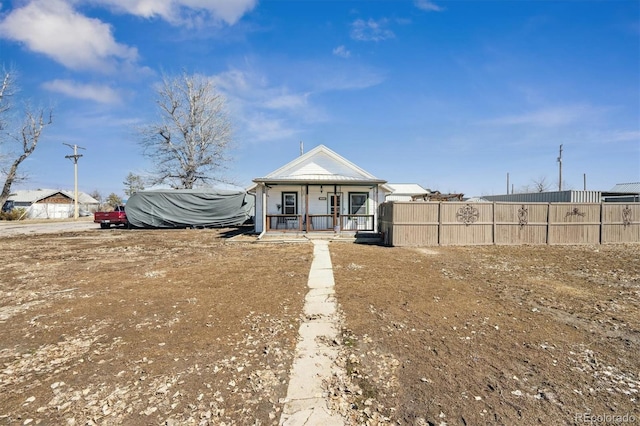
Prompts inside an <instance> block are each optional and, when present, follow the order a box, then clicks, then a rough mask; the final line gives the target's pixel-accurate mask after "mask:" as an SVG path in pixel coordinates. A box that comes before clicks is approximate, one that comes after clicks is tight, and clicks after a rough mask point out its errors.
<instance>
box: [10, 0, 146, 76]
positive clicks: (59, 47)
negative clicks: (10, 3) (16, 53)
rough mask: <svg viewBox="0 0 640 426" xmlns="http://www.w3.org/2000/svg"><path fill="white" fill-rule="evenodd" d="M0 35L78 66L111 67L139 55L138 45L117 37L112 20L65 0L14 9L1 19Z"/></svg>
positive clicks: (38, 0)
mask: <svg viewBox="0 0 640 426" xmlns="http://www.w3.org/2000/svg"><path fill="white" fill-rule="evenodd" d="M0 36H1V37H4V38H7V39H10V40H15V41H18V42H20V43H23V44H24V45H25V46H26V47H27V48H28V49H30V50H32V51H34V52H38V53H42V54H44V55H46V56H49V57H50V58H52V59H54V60H55V61H57V62H59V63H61V64H62V65H64V66H65V67H68V68H71V69H75V70H87V69H91V70H99V71H110V70H112V69H113V67H114V66H115V65H116V64H117V63H123V62H124V63H127V64H128V63H132V62H135V61H136V59H137V57H138V52H137V50H136V49H135V48H132V47H129V46H126V45H123V44H120V43H117V42H116V41H115V39H114V37H113V34H112V31H111V27H110V26H109V25H108V24H105V23H104V22H102V21H100V20H98V19H92V18H87V17H86V16H83V15H81V14H79V13H77V12H76V11H75V10H73V8H72V7H71V6H70V5H69V4H68V3H67V2H65V1H63V0H34V1H32V2H30V3H28V4H27V5H25V6H24V7H22V8H17V9H14V10H12V11H11V12H10V13H9V14H8V15H6V17H5V18H4V19H3V20H2V21H1V22H0Z"/></svg>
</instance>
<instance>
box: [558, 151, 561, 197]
mask: <svg viewBox="0 0 640 426" xmlns="http://www.w3.org/2000/svg"><path fill="white" fill-rule="evenodd" d="M558 174H559V176H558V191H562V144H560V155H559V156H558Z"/></svg>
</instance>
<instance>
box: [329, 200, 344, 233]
mask: <svg viewBox="0 0 640 426" xmlns="http://www.w3.org/2000/svg"><path fill="white" fill-rule="evenodd" d="M328 201H329V206H328V209H329V214H330V215H331V217H332V218H333V228H334V229H335V228H336V226H338V225H339V224H340V206H341V205H342V194H340V193H338V194H329V200H328Z"/></svg>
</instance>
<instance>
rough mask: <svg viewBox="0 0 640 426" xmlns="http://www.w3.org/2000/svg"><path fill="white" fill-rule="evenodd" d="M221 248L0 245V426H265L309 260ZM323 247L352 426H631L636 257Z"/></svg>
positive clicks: (305, 253)
mask: <svg viewBox="0 0 640 426" xmlns="http://www.w3.org/2000/svg"><path fill="white" fill-rule="evenodd" d="M230 235H231V232H230V231H225V230H171V231H162V230H153V231H149V230H121V229H111V230H100V229H92V230H89V231H82V232H65V233H55V234H47V235H27V236H8V237H0V244H2V247H3V250H2V252H1V253H0V324H1V325H2V326H1V328H0V424H8V425H27V424H43V425H44V424H61V425H84V424H89V425H91V424H101V425H102V424H104V425H115V424H133V425H138V424H140V425H142V424H144V425H183V424H186V425H208V424H212V425H213V424H215V425H218V424H227V425H231V424H238V425H245V424H262V425H265V424H277V423H278V421H279V419H280V414H281V410H282V405H283V401H282V398H284V397H285V395H286V390H287V381H288V371H289V368H290V366H291V363H292V359H293V350H294V348H295V344H296V335H297V331H298V327H299V325H300V322H301V320H302V317H301V316H302V306H303V302H304V296H305V294H306V292H307V288H306V282H307V275H308V272H309V268H310V265H311V260H312V252H313V246H312V245H311V244H310V243H302V244H301V243H280V244H256V243H251V242H237V240H230V239H229V238H228V237H229V236H230ZM330 250H331V256H332V261H333V266H334V274H335V280H336V291H337V300H338V304H339V306H340V309H341V312H342V320H343V328H344V331H343V336H342V339H340V341H338V342H336V344H339V345H340V348H341V356H340V359H339V363H340V364H341V365H342V366H343V367H344V374H341V375H338V376H336V377H334V378H333V379H332V380H331V381H330V382H328V383H327V389H328V391H329V393H330V405H331V406H332V407H333V408H334V409H335V410H337V411H339V412H341V413H342V414H343V416H344V417H345V421H346V422H347V424H353V425H355V424H365V423H369V424H402V425H427V424H434V425H440V424H447V425H458V424H460V425H464V424H466V425H478V424H504V425H510V424H583V423H591V424H594V423H595V424H622V423H625V422H627V423H636V424H640V403H639V395H638V391H639V389H640V355H638V354H639V353H640V310H639V308H640V245H638V244H636V245H605V246H568V247H556V246H552V247H546V246H531V247H524V246H523V247H496V246H485V247H430V248H387V247H379V246H368V245H356V244H351V243H344V242H341V243H332V244H331V245H330ZM625 416H626V417H625ZM600 420H602V421H600Z"/></svg>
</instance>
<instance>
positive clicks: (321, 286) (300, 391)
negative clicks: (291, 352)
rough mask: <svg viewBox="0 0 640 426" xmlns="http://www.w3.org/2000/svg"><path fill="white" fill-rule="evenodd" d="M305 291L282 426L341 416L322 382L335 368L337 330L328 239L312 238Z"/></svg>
mask: <svg viewBox="0 0 640 426" xmlns="http://www.w3.org/2000/svg"><path fill="white" fill-rule="evenodd" d="M312 242H313V245H314V248H313V261H312V263H311V270H310V271H309V281H308V286H309V292H308V293H307V295H306V297H305V303H304V315H305V318H306V319H305V321H304V322H303V323H302V324H301V325H300V331H299V333H300V337H299V341H298V345H297V346H296V355H295V359H294V362H293V367H292V369H291V374H290V377H289V388H288V390H287V397H286V400H285V404H284V408H283V411H282V416H281V418H280V424H281V425H284V426H302V425H305V426H319V425H332V426H333V425H336V426H337V425H343V424H344V422H343V420H342V417H340V416H339V415H337V414H334V413H332V412H331V411H330V410H329V408H328V407H327V397H328V395H327V393H326V391H324V390H323V387H322V381H323V380H329V379H331V377H332V375H333V370H334V369H335V368H337V367H336V365H335V360H336V358H337V356H338V347H337V345H336V344H335V342H334V339H336V337H337V336H338V333H339V319H338V315H337V312H336V310H337V309H336V308H337V304H336V299H335V297H334V289H333V287H334V280H333V269H332V266H331V256H330V254H329V242H328V241H326V240H313V241H312Z"/></svg>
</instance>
